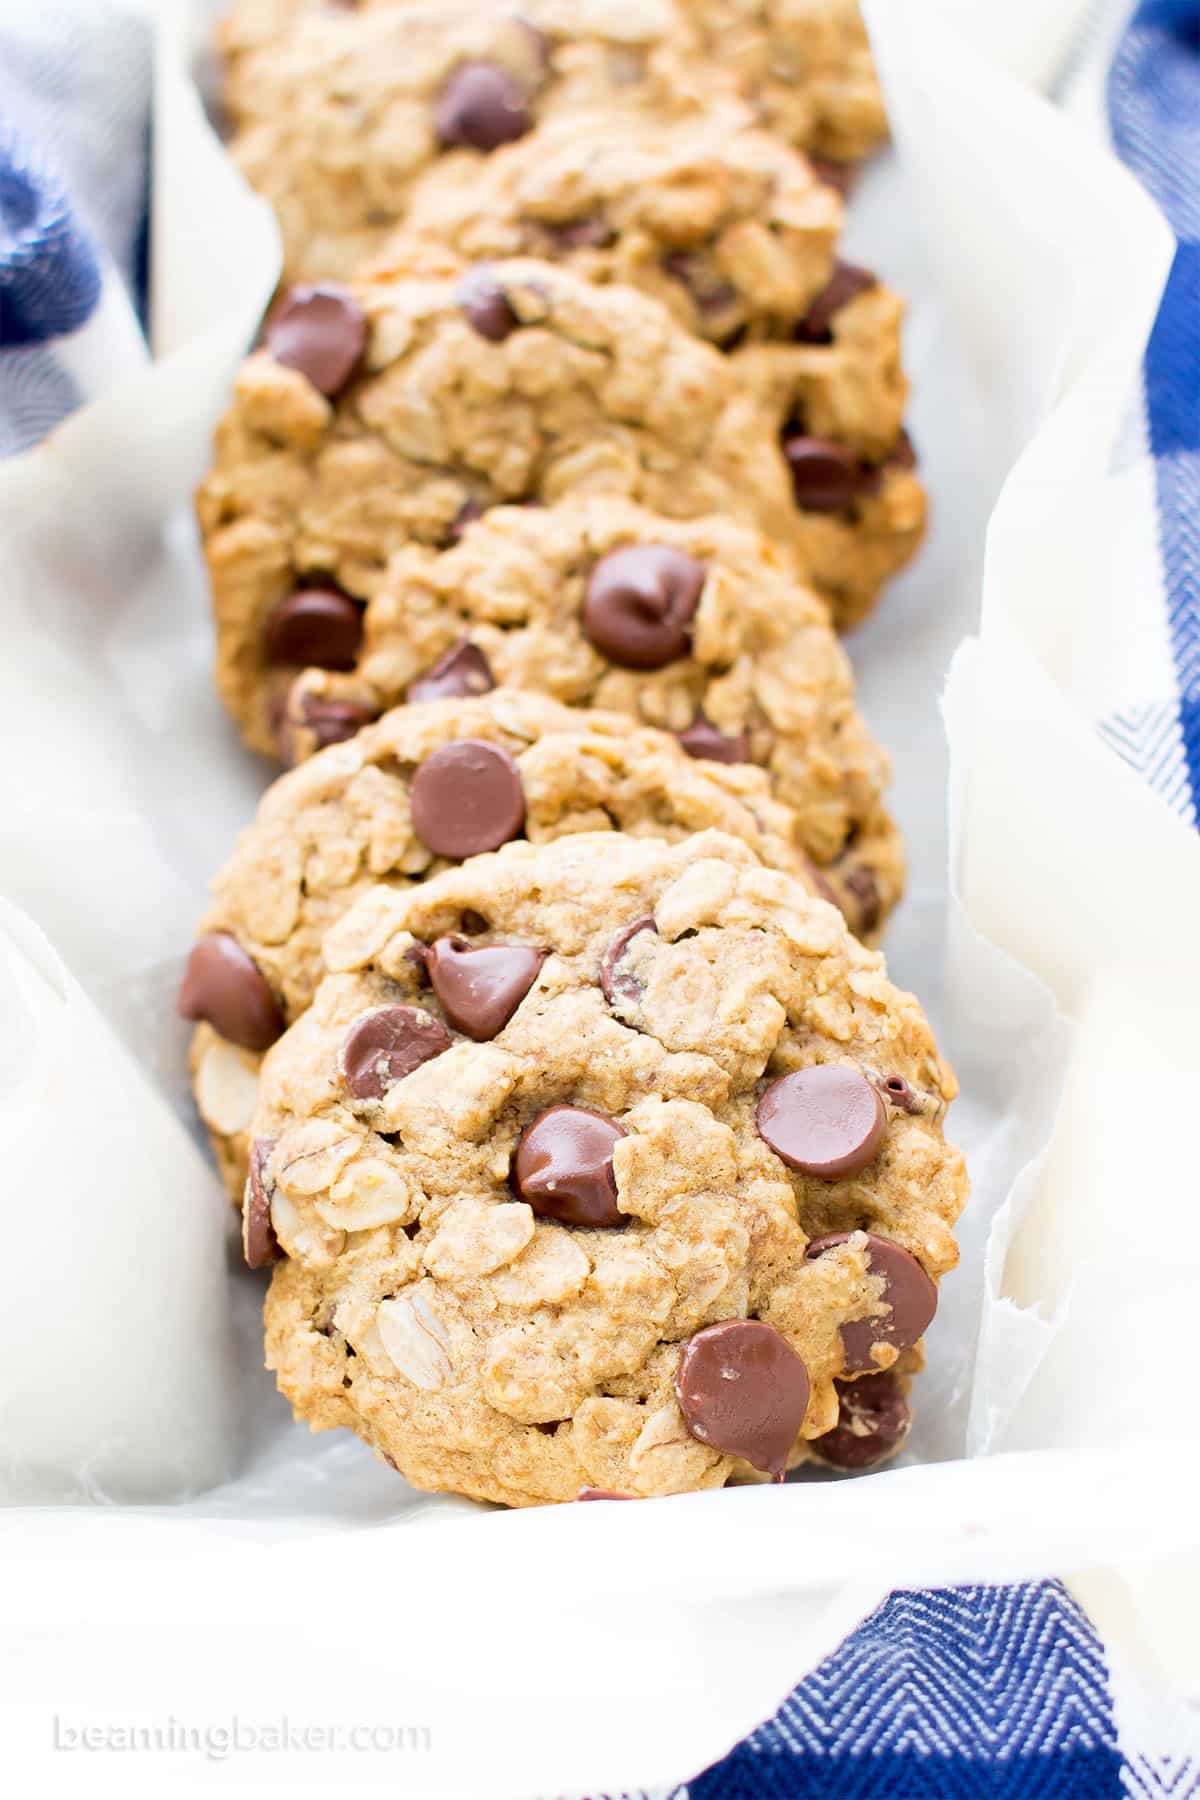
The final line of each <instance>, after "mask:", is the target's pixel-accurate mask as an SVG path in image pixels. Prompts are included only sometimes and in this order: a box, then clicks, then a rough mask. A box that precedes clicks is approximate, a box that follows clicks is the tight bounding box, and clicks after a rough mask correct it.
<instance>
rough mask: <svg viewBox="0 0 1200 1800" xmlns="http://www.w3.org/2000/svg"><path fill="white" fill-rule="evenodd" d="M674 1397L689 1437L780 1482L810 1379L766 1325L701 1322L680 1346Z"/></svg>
mask: <svg viewBox="0 0 1200 1800" xmlns="http://www.w3.org/2000/svg"><path fill="white" fill-rule="evenodd" d="M675 1395H676V1398H677V1399H678V1401H679V1410H680V1412H682V1414H683V1422H684V1424H685V1425H686V1426H687V1428H688V1430H689V1431H690V1432H691V1434H692V1436H693V1437H694V1438H698V1439H699V1441H700V1442H701V1443H702V1444H711V1446H712V1448H713V1449H714V1450H721V1451H724V1452H725V1453H726V1454H727V1455H729V1456H741V1457H744V1458H745V1460H746V1461H747V1462H748V1463H750V1464H751V1465H752V1467H754V1468H756V1469H764V1470H765V1471H766V1472H767V1473H768V1474H769V1475H772V1476H774V1478H775V1480H776V1481H782V1480H783V1476H784V1471H785V1469H786V1468H787V1459H788V1455H789V1453H790V1451H791V1449H792V1446H793V1444H794V1443H795V1442H796V1439H797V1437H798V1436H799V1434H800V1427H801V1426H802V1425H803V1423H804V1415H805V1413H806V1412H807V1411H808V1395H809V1379H808V1370H807V1369H806V1368H805V1366H804V1364H803V1362H802V1361H801V1360H800V1358H799V1357H798V1356H797V1355H796V1352H795V1351H794V1350H793V1349H792V1346H791V1345H790V1344H789V1343H788V1341H787V1339H786V1338H785V1337H784V1336H783V1334H782V1333H781V1332H778V1331H776V1330H775V1327H774V1326H773V1325H764V1324H763V1323H762V1321H761V1320H759V1319H726V1320H724V1321H723V1322H722V1323H721V1324H720V1325H706V1326H705V1328H704V1330H703V1331H698V1332H697V1333H696V1335H695V1337H693V1338H689V1339H688V1342H687V1343H686V1344H685V1345H684V1347H683V1354H682V1356H681V1357H680V1358H679V1370H678V1373H677V1374H676V1377H675Z"/></svg>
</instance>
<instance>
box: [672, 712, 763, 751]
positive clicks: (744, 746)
mask: <svg viewBox="0 0 1200 1800" xmlns="http://www.w3.org/2000/svg"><path fill="white" fill-rule="evenodd" d="M678 737H679V742H680V744H681V745H682V747H683V749H685V750H686V751H687V753H688V755H689V756H694V757H695V758H696V759H697V761H698V762H719V763H745V762H749V761H750V734H749V732H748V731H739V732H738V734H737V736H736V737H726V736H725V734H724V732H722V731H718V730H717V728H716V726H715V725H714V724H712V723H711V721H710V720H708V719H706V718H705V716H704V714H703V713H697V714H696V716H695V718H694V719H693V720H692V722H691V724H690V725H689V726H688V728H687V730H686V731H681V732H679V733H678Z"/></svg>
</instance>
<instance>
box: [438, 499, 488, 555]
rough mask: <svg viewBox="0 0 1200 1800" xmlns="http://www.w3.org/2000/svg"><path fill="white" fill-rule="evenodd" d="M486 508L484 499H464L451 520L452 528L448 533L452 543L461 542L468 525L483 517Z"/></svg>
mask: <svg viewBox="0 0 1200 1800" xmlns="http://www.w3.org/2000/svg"><path fill="white" fill-rule="evenodd" d="M486 510H487V509H486V507H485V506H484V504H483V501H482V500H475V499H470V500H464V501H463V503H462V505H461V506H460V507H459V509H458V511H457V512H456V513H455V515H454V517H453V519H452V520H451V522H450V529H449V531H448V532H447V534H446V535H447V537H448V539H449V541H450V542H451V543H452V544H458V543H461V542H462V537H463V533H464V532H465V531H466V529H467V526H468V525H473V524H474V523H475V521H476V519H482V517H483V515H484V513H485V512H486Z"/></svg>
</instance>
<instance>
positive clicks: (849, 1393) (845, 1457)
mask: <svg viewBox="0 0 1200 1800" xmlns="http://www.w3.org/2000/svg"><path fill="white" fill-rule="evenodd" d="M833 1385H834V1387H835V1388H836V1389H837V1394H838V1402H839V1408H838V1422H837V1424H836V1425H835V1426H834V1428H833V1430H832V1431H827V1432H826V1433H825V1435H824V1437H819V1438H814V1439H813V1441H812V1443H811V1444H810V1445H809V1449H810V1450H811V1451H812V1453H813V1455H814V1456H815V1457H816V1458H817V1460H818V1461H819V1462H823V1463H827V1464H828V1466H829V1467H830V1468H831V1469H842V1470H844V1471H845V1472H846V1473H847V1474H848V1475H859V1474H862V1473H863V1472H864V1471H865V1470H866V1469H873V1468H875V1467H877V1465H878V1464H879V1463H883V1462H887V1460H888V1458H889V1457H891V1456H894V1455H895V1454H896V1451H897V1450H899V1448H900V1446H901V1445H902V1444H903V1442H904V1440H905V1438H906V1437H907V1436H908V1430H909V1426H910V1425H911V1424H912V1409H911V1408H910V1406H909V1404H908V1401H907V1400H906V1399H905V1397H904V1390H903V1388H902V1387H901V1386H900V1383H899V1381H898V1380H897V1379H896V1377H895V1375H894V1374H892V1372H891V1370H890V1369H887V1370H884V1371H882V1372H881V1373H880V1374H876V1375H861V1376H860V1377H859V1378H858V1380H857V1381H835V1382H834V1384H833Z"/></svg>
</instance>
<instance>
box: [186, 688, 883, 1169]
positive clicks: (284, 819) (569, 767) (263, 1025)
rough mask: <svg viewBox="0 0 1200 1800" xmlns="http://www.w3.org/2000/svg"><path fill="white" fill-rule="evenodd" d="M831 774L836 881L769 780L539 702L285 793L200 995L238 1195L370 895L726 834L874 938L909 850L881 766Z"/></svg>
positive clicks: (308, 777) (433, 722)
mask: <svg viewBox="0 0 1200 1800" xmlns="http://www.w3.org/2000/svg"><path fill="white" fill-rule="evenodd" d="M847 729H848V731H849V732H850V733H851V734H852V732H853V722H851V723H850V724H849V725H848V727H847ZM814 761H815V762H819V761H820V759H819V758H815V759H814ZM439 771H440V772H439ZM826 774H827V771H825V770H824V769H818V770H816V771H815V772H814V777H813V781H812V783H811V787H810V795H811V804H810V811H811V814H812V816H813V819H814V821H816V822H815V823H814V825H813V826H812V827H811V828H810V830H809V835H810V836H812V835H815V836H816V837H817V838H820V836H821V832H822V829H823V827H824V825H825V821H824V818H823V817H822V816H821V815H824V814H825V813H826V812H828V811H829V810H830V809H835V810H836V808H837V807H838V806H839V805H840V807H841V808H842V809H843V810H845V811H846V812H847V814H848V816H850V817H851V818H852V819H853V825H852V826H851V827H847V828H846V829H845V830H844V831H843V834H842V838H839V839H838V840H837V841H838V843H839V846H841V844H842V840H843V838H844V839H848V840H852V842H851V846H850V847H849V848H843V849H841V853H840V854H839V855H838V856H837V857H836V858H832V859H827V866H826V867H825V868H824V869H823V870H819V869H818V868H817V867H816V866H815V865H814V863H813V862H812V860H811V854H810V853H809V852H807V851H806V847H805V828H804V824H803V818H802V814H801V811H800V810H799V809H797V808H794V807H792V806H789V805H785V804H783V803H782V802H781V801H779V800H778V799H775V798H774V797H773V796H772V793H771V788H770V784H769V782H768V780H767V777H766V776H765V774H764V773H763V771H762V770H760V769H755V768H752V767H750V766H749V765H748V764H744V763H743V764H738V765H736V766H727V765H724V764H721V763H715V762H701V761H696V760H695V759H693V758H692V757H690V756H688V755H686V754H685V753H684V751H683V750H682V749H681V748H680V746H679V744H678V743H677V742H676V741H675V740H674V738H672V737H670V736H668V735H667V734H665V733H663V732H658V731H652V730H648V729H646V728H645V727H642V726H638V725H635V724H634V723H632V722H631V721H630V720H629V719H628V718H625V717H621V716H619V715H617V714H613V713H606V712H594V711H589V712H587V713H580V712H572V711H569V710H568V709H567V708H565V707H562V706H559V705H557V704H556V703H555V702H554V701H553V700H547V699H543V698H542V697H540V696H539V695H535V694H521V693H506V692H504V691H503V690H498V691H496V692H492V693H488V694H486V695H484V696H482V697H480V698H470V697H463V696H459V697H457V698H443V699H437V700H431V701H429V702H427V703H425V704H419V705H413V706H407V707H399V708H397V709H396V710H395V711H394V712H391V713H389V714H388V715H387V716H386V717H385V718H384V719H382V720H380V722H379V723H378V724H377V725H372V726H370V727H368V728H367V729H366V730H365V731H362V732H360V733H359V735H358V736H357V737H356V738H355V739H354V741H353V743H346V744H340V745H336V746H333V747H331V748H330V749H328V750H325V751H324V752H322V754H321V755H319V756H316V757H314V758H313V759H312V760H311V761H310V762H308V763H306V764H305V765H304V766H303V768H300V769H297V770H295V771H294V772H293V773H291V774H290V775H286V776H282V777H281V778H280V779H279V780H278V781H277V782H276V783H275V784H274V785H273V786H272V787H271V788H270V789H269V790H268V792H267V794H266V796H265V797H264V799H263V801H262V803H261V805H260V807H259V811H258V817H257V819H256V820H255V822H254V824H253V825H251V826H250V827H249V829H248V830H246V831H245V832H243V834H242V836H241V839H240V840H239V842H238V845H237V848H236V850H235V851H234V854H233V856H232V857H231V858H230V860H229V862H228V863H227V864H226V865H225V867H224V868H223V869H222V870H221V872H220V873H219V874H218V876H217V877H216V879H215V881H214V882H213V891H212V903H211V905H210V907H209V909H208V912H207V914H206V916H205V918H204V919H203V921H202V923H201V927H200V937H199V940H198V942H197V945H196V947H195V948H194V950H193V951H192V955H191V958H190V960H189V963H188V967H187V972H186V974H185V978H184V983H183V988H182V990H181V995H180V1005H181V1009H182V1011H183V1012H184V1013H185V1015H186V1016H187V1017H189V1018H192V1019H195V1020H197V1021H199V1023H198V1025H197V1030H196V1034H195V1038H194V1042H193V1050H192V1073H193V1080H194V1085H195V1092H196V1101H197V1105H198V1107H199V1110H200V1115H201V1117H202V1118H203V1119H204V1121H205V1124H206V1125H207V1126H208V1129H209V1132H210V1135H211V1137H212V1142H213V1147H214V1150H215V1152H216V1156H217V1161H218V1164H219V1166H220V1169H221V1173H222V1176H223V1178H224V1180H225V1182H226V1184H227V1186H229V1188H230V1190H231V1192H233V1193H234V1194H236V1195H237V1196H238V1197H239V1198H240V1195H241V1189H242V1184H243V1182H244V1181H245V1178H246V1167H247V1162H246V1158H247V1154H248V1149H249V1142H248V1137H247V1131H248V1127H249V1124H250V1119H251V1115H252V1114H253V1111H254V1105H255V1091H256V1084H257V1078H258V1068H259V1064H260V1063H261V1060H262V1055H263V1052H264V1051H265V1050H266V1049H267V1048H268V1046H269V1045H270V1044H272V1043H273V1042H274V1041H275V1039H276V1038H278V1037H279V1035H280V1033H281V1032H282V1031H283V1029H284V1026H285V1023H287V1022H290V1021H291V1020H293V1019H296V1018H298V1017H299V1015H300V1014H301V1013H302V1012H303V1011H304V1009H305V1008H306V1007H307V1006H308V1004H309V1002H310V1000H311V999H312V995H313V991H314V989H315V987H316V984H317V981H318V980H319V978H320V974H321V940H322V938H323V937H324V934H325V932H326V931H327V930H328V929H329V928H330V926H332V925H334V924H336V923H337V921H338V920H339V919H340V918H341V917H342V915H343V914H344V913H345V912H346V911H347V910H348V909H349V907H350V906H351V905H352V904H353V903H354V901H355V900H356V899H357V898H358V897H359V896H360V895H361V894H362V893H363V892H364V891H365V890H366V889H368V888H371V887H374V886H375V885H377V884H379V883H388V884H394V885H397V886H401V887H402V886H406V885H408V884H409V883H412V882H416V881H420V880H422V879H423V878H424V877H425V876H427V875H428V874H430V873H431V872H433V871H436V870H438V869H440V868H442V867H444V866H446V864H447V863H448V862H453V861H455V860H459V859H461V858H462V857H463V856H466V855H471V854H474V853H476V852H477V851H479V850H481V849H488V848H492V847H494V845H496V844H498V843H501V842H503V841H505V838H506V837H512V836H515V835H517V834H523V835H524V836H525V837H527V838H528V839H529V840H530V841H532V842H535V843H540V842H544V841H546V840H548V839H550V838H554V837H560V836H565V835H567V834H569V833H579V832H595V831H597V830H599V829H602V828H611V829H613V830H617V831H623V832H626V833H629V834H633V835H637V836H648V835H649V836H654V837H659V838H664V839H668V840H672V841H674V840H675V839H678V838H682V837H686V836H687V835H688V834H689V833H690V832H693V831H703V830H706V829H709V828H713V827H716V828H719V829H720V830H722V831H723V832H725V833H727V834H729V835H730V836H733V837H737V838H739V839H741V840H742V841H743V842H745V843H747V844H749V845H750V846H751V847H752V848H753V849H754V850H755V851H756V853H757V854H758V855H759V856H760V857H761V858H762V860H763V861H764V862H766V863H768V864H769V865H771V866H773V867H776V868H781V869H787V870H789V871H791V872H792V873H794V874H798V875H803V877H804V878H805V879H806V880H808V881H810V882H811V883H812V884H813V885H814V887H817V888H819V890H820V891H821V892H823V893H825V894H826V895H828V896H830V897H833V898H836V899H837V900H838V901H839V902H840V903H841V904H842V905H843V906H844V907H845V908H846V911H847V913H848V915H849V916H851V917H852V918H853V919H854V920H855V922H856V924H858V925H859V926H860V928H861V929H863V931H864V933H866V932H867V931H868V930H871V931H873V930H874V929H875V928H876V927H877V926H878V924H879V922H880V918H881V917H882V912H883V909H884V908H885V907H886V906H888V905H890V903H891V902H892V901H893V900H894V899H895V897H896V895H897V893H898V891H899V887H900V883H901V879H902V854H901V849H900V843H899V839H898V837H897V834H896V831H895V828H894V826H893V825H892V822H891V820H890V819H889V817H888V815H887V813H886V811H885V809H884V807H883V805H882V802H881V800H880V798H879V794H878V791H877V789H873V788H872V787H871V786H870V783H869V780H868V777H867V773H866V771H865V769H864V770H863V771H862V772H861V774H860V775H859V778H858V784H857V786H856V782H855V779H854V778H853V777H852V776H848V777H847V779H846V781H845V784H844V785H845V793H844V795H842V796H841V797H840V798H835V797H834V796H833V795H832V793H831V792H830V793H826V792H824V791H823V788H822V782H823V780H824V779H825V776H826ZM431 794H432V795H433V796H434V799H433V801H432V802H431V801H430V795H431ZM856 807H861V808H862V810H861V811H854V809H855V808H856ZM864 895H865V896H866V898H867V900H868V901H870V902H871V905H870V908H869V909H868V908H864V905H863V896H864Z"/></svg>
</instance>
